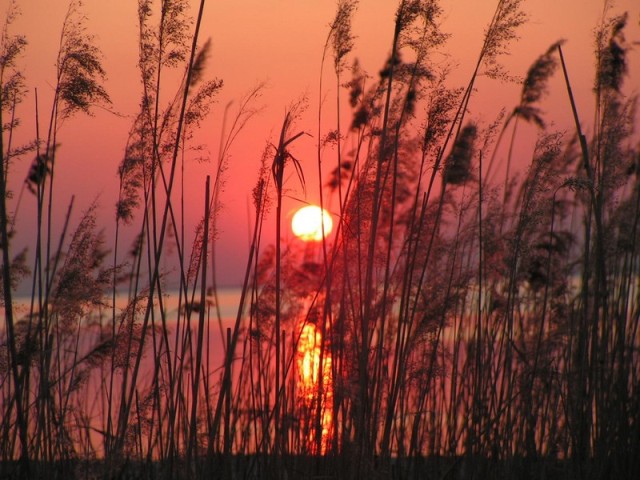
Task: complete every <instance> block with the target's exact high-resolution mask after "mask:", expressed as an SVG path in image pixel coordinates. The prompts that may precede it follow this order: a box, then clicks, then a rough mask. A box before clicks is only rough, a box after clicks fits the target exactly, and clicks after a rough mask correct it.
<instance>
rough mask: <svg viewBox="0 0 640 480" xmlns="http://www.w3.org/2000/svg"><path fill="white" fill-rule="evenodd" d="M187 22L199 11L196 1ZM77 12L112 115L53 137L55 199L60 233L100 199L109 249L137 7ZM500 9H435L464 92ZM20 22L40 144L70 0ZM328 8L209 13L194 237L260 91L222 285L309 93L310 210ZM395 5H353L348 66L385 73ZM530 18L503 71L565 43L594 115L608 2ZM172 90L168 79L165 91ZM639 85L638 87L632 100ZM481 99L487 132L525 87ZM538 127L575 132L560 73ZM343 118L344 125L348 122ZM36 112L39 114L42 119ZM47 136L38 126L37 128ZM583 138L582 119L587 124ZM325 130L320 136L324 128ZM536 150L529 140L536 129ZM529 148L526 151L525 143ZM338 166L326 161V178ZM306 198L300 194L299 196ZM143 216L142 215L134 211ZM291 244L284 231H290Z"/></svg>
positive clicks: (236, 191) (632, 32) (192, 184)
mask: <svg viewBox="0 0 640 480" xmlns="http://www.w3.org/2000/svg"><path fill="white" fill-rule="evenodd" d="M190 1H191V5H192V12H193V14H194V15H195V13H196V11H197V5H198V3H199V2H196V1H195V0H190ZM83 3H84V5H83V12H84V13H85V14H86V16H87V23H86V25H87V29H88V32H89V33H91V34H93V35H95V43H96V44H97V45H98V46H99V48H100V49H101V50H102V53H103V62H104V67H105V70H106V72H107V80H106V82H105V88H106V90H107V91H108V93H109V95H110V97H111V100H112V105H111V107H110V111H107V110H104V109H96V110H94V111H93V115H92V116H86V115H76V116H75V117H74V118H72V119H70V120H68V121H67V122H65V124H64V125H62V128H61V130H60V149H59V153H58V163H57V166H56V179H57V180H56V182H57V183H56V185H57V186H56V200H55V205H56V208H55V211H56V215H55V218H54V231H57V232H59V231H60V229H61V228H62V223H63V218H64V213H66V210H67V205H68V204H69V201H70V198H71V196H72V195H75V209H74V212H73V216H72V224H73V222H74V221H75V222H76V223H77V220H78V219H79V218H80V215H81V214H82V211H83V210H84V209H85V208H86V207H87V206H88V205H89V204H90V203H91V202H92V201H93V200H94V199H96V198H97V199H98V202H99V205H100V207H99V222H98V223H99V225H100V226H102V227H103V228H104V229H105V233H106V237H107V245H109V244H110V242H112V240H113V230H114V226H115V219H114V205H115V202H116V199H117V193H118V177H117V168H118V165H119V163H120V161H121V159H122V156H123V152H124V148H125V145H126V140H127V133H128V131H129V129H130V127H131V124H132V120H133V118H134V116H135V114H136V113H137V111H138V105H139V101H140V97H141V86H140V81H139V73H138V70H137V56H138V50H137V15H136V4H137V2H135V1H133V0H126V1H125V0H114V1H110V2H105V1H104V0H85V1H84V2H83ZM496 3H497V0H496V1H493V0H491V1H490V0H482V1H479V0H455V1H452V0H449V1H443V2H441V5H442V7H443V15H442V26H441V28H442V30H443V31H445V32H448V33H450V34H451V38H450V40H449V41H448V43H447V45H446V46H445V47H444V48H443V50H442V52H441V53H438V54H436V55H434V57H433V59H434V61H435V62H443V63H444V62H449V63H451V64H452V66H453V67H454V68H453V69H452V73H451V75H450V77H449V81H450V83H451V85H459V86H464V85H466V83H467V82H468V80H469V77H470V75H471V73H472V71H473V67H474V64H475V60H476V58H477V56H478V53H479V50H480V47H481V45H482V38H483V32H484V29H485V27H486V26H487V25H488V23H489V21H490V20H491V16H492V14H493V11H494V9H495V5H496ZM8 4H9V0H0V18H4V12H5V11H6V10H7V6H8ZM610 4H611V12H612V13H622V12H624V11H628V12H629V14H630V17H629V27H628V29H627V32H626V37H627V41H628V43H629V44H630V45H631V44H632V43H633V42H640V28H639V25H638V24H639V22H640V2H638V1H637V0H618V1H616V2H610ZM18 5H19V6H20V9H21V11H22V15H21V16H20V17H19V18H18V20H17V21H16V22H15V23H14V24H13V25H12V26H11V29H12V30H11V31H12V33H20V34H23V35H25V36H26V38H27V41H28V46H27V48H26V50H25V53H24V55H23V56H22V58H21V60H20V65H21V67H22V70H23V72H24V75H25V78H26V83H27V86H28V89H29V93H28V96H27V99H26V101H25V102H23V104H21V105H20V109H19V111H18V116H19V117H21V120H22V126H21V128H20V131H19V132H18V134H17V137H18V140H23V141H27V140H29V139H33V138H34V137H35V134H34V132H35V120H34V117H35V115H34V112H35V102H34V95H33V92H34V91H35V89H37V91H38V105H39V109H40V111H41V112H48V111H49V110H50V105H51V101H52V91H53V85H54V83H55V59H56V54H57V48H58V42H59V35H60V29H61V26H62V22H63V19H64V15H65V13H66V9H67V5H68V2H67V1H66V0H18ZM335 6H336V2H334V1H331V0H304V1H300V0H217V1H212V0H209V1H207V2H206V4H205V11H204V16H203V22H202V27H201V28H202V30H201V33H200V38H201V40H202V41H204V40H205V39H207V38H211V41H212V51H211V56H210V59H209V63H208V67H207V71H206V75H207V76H209V77H217V78H220V79H222V80H223V81H224V87H223V89H222V91H221V92H220V94H219V96H218V101H217V103H216V105H215V106H214V108H213V110H212V112H211V115H210V117H209V118H208V119H207V120H206V121H205V122H204V123H203V125H202V128H201V130H200V131H199V132H198V134H197V140H198V141H199V142H201V143H202V144H203V145H204V152H205V153H209V155H210V156H211V162H210V163H198V162H197V161H195V159H193V158H190V159H187V169H188V171H189V176H188V188H187V189H186V191H185V197H186V199H187V206H188V207H187V213H186V215H185V225H186V227H185V228H186V230H187V232H192V231H193V230H194V229H195V226H196V224H197V222H198V220H199V219H200V217H201V216H202V211H203V208H202V205H203V198H204V184H205V180H204V179H205V176H206V175H207V174H209V175H214V172H215V167H216V163H215V158H216V154H217V151H218V144H219V139H220V132H221V125H222V118H223V111H224V108H225V105H227V104H229V102H233V103H232V104H231V106H230V112H231V114H233V113H234V111H235V110H234V109H235V108H236V106H237V104H238V102H239V100H240V99H241V98H242V96H243V95H245V94H246V93H247V92H248V91H250V90H251V89H253V88H255V87H256V85H258V84H261V83H263V82H264V83H265V87H264V88H263V89H262V94H261V96H260V98H259V99H258V100H257V101H256V102H255V108H256V109H258V110H260V112H259V114H258V115H256V116H255V117H254V118H252V119H251V121H250V123H248V125H247V126H246V127H245V129H244V130H243V131H242V132H241V133H240V134H239V136H238V137H237V140H236V142H235V144H234V145H233V148H232V149H231V151H230V154H229V155H230V156H229V166H228V169H227V170H226V172H225V176H224V178H225V187H224V191H223V192H222V196H221V201H222V204H223V208H222V210H221V211H220V213H219V234H218V238H217V245H216V251H217V253H218V264H217V281H218V283H219V284H220V285H234V284H238V283H239V282H240V281H241V279H242V275H243V273H244V269H245V264H246V258H247V252H248V244H249V225H250V222H251V221H252V217H253V215H252V213H251V210H252V207H251V190H252V188H253V186H254V185H255V182H256V180H257V176H258V168H259V162H260V158H261V155H262V152H263V150H264V148H265V145H266V142H268V141H275V139H276V137H277V135H278V133H279V128H280V126H281V124H282V119H283V116H284V113H285V111H286V108H287V106H288V105H290V104H291V103H292V102H294V101H296V100H298V99H300V98H302V97H305V98H306V101H307V105H308V106H307V109H306V111H305V113H304V114H303V115H302V116H301V118H300V119H299V121H298V123H297V129H298V130H300V131H303V130H304V131H307V132H309V133H310V135H306V136H303V137H301V138H300V139H299V141H297V142H296V144H295V146H294V147H293V150H292V151H293V152H294V153H295V155H296V158H298V159H299V160H300V163H301V165H302V168H303V170H304V172H305V177H306V179H307V189H306V192H303V191H302V189H301V188H300V187H299V184H298V182H297V180H296V179H295V177H293V178H289V179H288V180H287V182H288V183H287V187H288V192H289V194H290V196H291V197H295V198H297V199H301V200H303V201H302V202H301V201H299V200H294V199H287V201H286V203H285V216H286V219H290V218H291V216H292V215H293V212H294V211H295V209H296V208H298V207H300V206H302V204H303V203H304V201H306V202H310V203H315V202H317V201H318V195H319V189H318V186H317V181H316V182H314V179H316V178H317V176H316V168H317V167H316V161H315V145H316V143H315V142H316V141H317V139H316V138H315V137H316V136H317V135H316V133H315V132H317V129H318V127H317V111H318V105H319V103H320V101H321V100H322V99H333V98H335V93H336V89H335V84H334V83H335V82H334V77H333V75H332V72H331V69H330V65H331V62H330V61H329V62H328V64H329V67H328V68H326V69H325V83H324V87H323V91H322V92H320V91H319V74H320V65H321V58H322V50H323V45H324V43H325V41H326V37H327V33H328V31H329V24H330V23H331V21H332V19H333V16H334V14H335ZM396 7H397V2H395V1H392V0H361V1H360V3H359V7H358V10H357V11H356V13H355V17H354V24H353V29H354V33H355V35H356V40H355V47H354V50H353V52H351V54H350V56H349V61H351V60H352V59H353V58H356V57H357V58H358V60H359V61H360V63H361V65H362V66H363V68H364V69H365V70H366V71H367V72H368V73H369V74H370V75H372V76H376V75H377V72H378V71H379V70H380V68H381V66H382V65H383V63H384V61H385V59H386V57H387V56H388V54H389V52H390V48H391V40H392V36H393V27H394V25H393V21H394V12H395V9H396ZM524 10H525V12H527V13H528V16H529V20H528V22H527V24H526V25H524V26H523V27H522V28H521V29H520V30H519V39H518V40H517V41H516V42H513V43H512V44H511V45H510V54H509V55H508V56H506V57H504V58H502V63H503V64H504V65H505V67H506V68H507V70H508V71H509V73H510V74H512V75H514V76H520V77H522V76H524V75H525V73H526V71H527V68H528V67H529V65H530V64H531V63H532V62H533V61H534V60H535V58H536V57H537V56H538V55H540V54H541V53H543V52H544V51H545V50H546V49H547V47H548V46H549V45H551V44H552V43H553V42H555V41H557V40H559V39H565V40H566V44H565V46H564V47H563V52H564V56H565V59H566V61H567V67H568V69H569V75H570V76H571V80H572V84H573V89H574V94H575V96H576V98H577V102H578V109H579V112H580V114H581V116H582V118H584V119H591V118H593V111H594V106H593V104H592V98H593V97H592V95H591V92H592V86H593V70H594V68H593V67H594V65H593V54H592V52H593V31H594V28H595V27H596V25H597V24H598V22H599V21H600V19H601V17H602V13H603V2H601V1H596V0H535V1H529V2H527V1H525V2H524ZM639 51H640V45H636V46H635V51H632V52H630V54H629V71H630V76H631V77H632V78H635V81H637V80H638V78H640V75H638V74H639V73H640V54H639ZM169 83H170V81H169ZM634 88H635V90H634ZM477 89H478V91H477V92H476V93H475V94H474V98H473V100H472V102H471V104H470V114H471V115H472V116H473V117H474V118H479V119H481V120H482V121H484V122H487V123H489V122H491V121H492V120H493V118H494V117H495V115H496V114H497V112H498V111H499V110H500V108H502V107H505V108H507V109H510V108H513V106H514V105H515V104H516V103H517V102H518V98H519V91H520V87H519V86H518V85H516V84H504V83H500V82H498V81H489V80H486V79H481V80H480V81H479V82H478V84H477ZM637 90H638V85H635V86H634V85H627V91H628V92H629V93H633V92H634V91H635V92H636V93H638V92H637ZM332 102H333V100H326V103H325V104H324V105H323V108H324V109H325V113H324V115H325V118H331V116H332V115H335V113H334V110H333V106H332ZM543 109H544V110H545V111H546V117H547V118H549V119H553V123H554V124H555V126H557V128H559V129H570V128H571V127H572V124H571V122H572V119H571V116H570V115H571V112H570V110H569V107H568V103H567V99H566V90H565V89H564V85H563V83H562V82H561V79H560V77H559V76H558V75H556V78H555V79H553V80H552V82H551V93H550V95H549V97H548V98H547V99H546V100H545V103H543ZM346 110H347V109H345V112H344V118H343V124H345V125H347V124H348V121H349V112H348V111H346ZM41 115H43V116H46V115H45V114H44V113H41ZM40 123H41V127H40V128H44V127H45V125H44V124H45V123H46V122H45V121H44V120H41V122H40ZM585 123H586V130H587V131H589V121H588V120H587V121H585ZM327 128H328V127H327ZM530 137H531V139H532V140H531V141H534V138H535V133H534V132H530ZM523 148H524V147H523ZM31 160H32V158H31V157H25V158H23V159H20V160H17V161H16V162H15V163H14V164H13V165H12V166H11V170H10V174H9V176H10V185H11V187H12V189H13V190H14V192H15V195H14V198H13V199H11V200H10V204H9V209H10V210H12V211H13V210H15V208H16V202H17V197H18V196H19V195H18V192H20V189H21V186H22V184H23V181H24V179H25V178H26V175H27V172H28V169H29V166H30V163H31ZM334 166H335V165H333V166H332V165H325V167H324V168H325V170H326V171H327V172H328V171H330V170H331V169H332V168H333V167H334ZM305 195H306V197H305ZM34 205H35V202H34V198H33V196H31V195H30V194H29V193H28V192H26V191H25V192H24V194H23V197H22V200H21V204H20V210H19V212H18V215H17V222H16V230H17V234H16V236H15V238H14V240H13V242H14V243H13V245H12V248H13V249H14V251H16V250H18V249H19V247H20V246H22V245H27V246H30V248H33V246H32V243H33V232H34V223H35V222H34V213H33V212H34V210H33V207H34ZM138 218H139V215H138ZM274 222H275V220H273V216H272V217H271V219H269V220H268V225H267V226H266V232H267V234H266V237H265V238H266V239H267V241H269V239H270V240H271V241H273V223H274ZM138 228H139V222H135V226H134V227H131V228H130V229H129V230H125V232H124V236H125V244H127V243H128V242H127V238H128V239H129V240H130V239H132V238H133V237H134V235H135V232H136V231H137V229H138ZM286 235H287V239H289V238H290V237H291V234H290V233H289V232H287V234H286Z"/></svg>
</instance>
